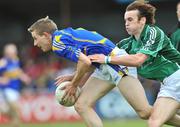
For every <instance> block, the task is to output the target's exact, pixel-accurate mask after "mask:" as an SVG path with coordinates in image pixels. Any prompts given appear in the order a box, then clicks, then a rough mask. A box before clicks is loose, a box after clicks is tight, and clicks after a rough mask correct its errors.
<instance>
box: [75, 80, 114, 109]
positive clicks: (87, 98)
mask: <svg viewBox="0 0 180 127" xmlns="http://www.w3.org/2000/svg"><path fill="white" fill-rule="evenodd" d="M114 87H115V85H113V84H110V83H109V82H107V81H105V80H100V79H98V78H95V77H90V78H89V79H88V81H87V82H86V83H85V85H84V86H83V88H82V91H81V95H80V96H79V98H78V100H77V102H81V103H85V104H86V105H89V106H93V105H94V103H95V102H96V101H97V100H98V99H100V98H101V97H102V96H104V95H105V94H106V93H108V92H109V91H110V90H112V89H113V88H114Z"/></svg>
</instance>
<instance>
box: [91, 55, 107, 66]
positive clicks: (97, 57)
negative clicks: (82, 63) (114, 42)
mask: <svg viewBox="0 0 180 127" xmlns="http://www.w3.org/2000/svg"><path fill="white" fill-rule="evenodd" d="M88 57H89V58H90V60H91V61H92V62H96V63H102V64H103V63H105V61H104V60H105V55H104V54H95V55H89V56H88Z"/></svg>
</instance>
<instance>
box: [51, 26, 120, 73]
mask: <svg viewBox="0 0 180 127" xmlns="http://www.w3.org/2000/svg"><path fill="white" fill-rule="evenodd" d="M115 47H116V46H115V44H113V42H111V41H110V40H108V39H107V38H105V37H103V36H102V35H100V34H98V33H97V32H92V31H88V30H85V29H83V28H78V29H73V28H71V27H69V28H66V29H63V30H56V31H55V32H54V33H53V35H52V50H53V52H55V53H56V54H57V55H58V56H61V57H64V58H66V59H69V60H71V61H74V62H78V58H79V54H80V52H82V53H84V54H85V55H87V56H88V55H93V54H104V55H110V54H111V53H112V50H113V49H114V48H115ZM93 65H94V66H96V67H99V65H100V64H98V63H93ZM110 66H111V67H112V68H114V69H115V70H116V71H118V72H119V70H121V68H120V66H118V65H112V64H110Z"/></svg>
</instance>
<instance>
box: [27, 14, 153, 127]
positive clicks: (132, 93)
mask: <svg viewBox="0 0 180 127" xmlns="http://www.w3.org/2000/svg"><path fill="white" fill-rule="evenodd" d="M28 31H29V32H30V33H31V35H32V37H33V39H34V46H37V47H39V48H41V49H42V50H43V51H44V52H47V51H50V50H52V51H53V52H54V53H56V54H57V55H58V56H60V57H64V58H66V59H69V60H71V61H74V62H76V63H77V68H76V72H75V73H74V74H72V75H69V76H59V77H57V79H56V80H57V82H56V84H59V83H61V82H63V81H67V80H68V81H71V82H70V83H69V85H67V86H66V87H65V88H64V89H65V90H66V95H65V96H64V101H66V100H67V98H71V97H74V94H75V92H76V90H77V86H79V85H80V84H81V83H82V84H84V85H83V87H82V91H81V94H80V96H79V98H78V99H77V101H76V103H75V105H74V106H75V109H76V111H77V112H78V113H79V115H80V116H81V117H82V118H83V119H84V121H85V123H86V125H87V126H88V127H103V124H102V121H101V119H100V118H99V116H98V115H97V114H96V112H95V111H94V110H93V106H94V104H95V102H96V101H97V100H98V99H100V98H101V97H102V96H104V95H105V94H106V93H108V92H109V91H110V90H112V89H113V88H114V87H115V86H117V87H118V89H119V90H120V91H121V93H122V94H123V96H124V97H125V98H126V99H127V101H128V102H129V104H130V105H131V106H132V107H133V108H134V109H135V110H136V112H137V113H138V115H139V116H140V117H141V118H143V119H147V118H148V116H149V114H150V111H151V106H150V105H149V104H148V101H147V99H146V97H145V93H144V89H143V87H142V85H141V83H140V82H139V80H138V79H137V78H134V77H133V76H130V75H131V73H128V69H127V67H126V66H119V65H112V64H98V63H92V62H91V61H90V59H89V58H88V55H92V54H96V53H101V54H104V55H110V56H114V55H115V56H118V55H124V54H126V52H125V51H124V50H121V49H118V48H117V47H116V46H115V45H114V44H113V43H112V42H111V41H110V40H108V39H107V38H105V37H103V36H102V35H100V34H98V33H96V32H92V31H88V30H85V29H83V28H78V29H73V28H70V27H69V28H66V29H63V30H58V29H57V26H56V24H55V23H54V22H53V21H52V20H51V19H49V18H48V17H45V18H42V19H39V20H38V21H36V22H35V23H34V24H32V25H31V26H30V27H29V28H28ZM106 61H109V60H106ZM133 69H136V68H133ZM80 82H81V83H80Z"/></svg>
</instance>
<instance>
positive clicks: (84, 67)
mask: <svg viewBox="0 0 180 127" xmlns="http://www.w3.org/2000/svg"><path fill="white" fill-rule="evenodd" d="M90 71H91V61H90V60H89V58H88V57H87V56H85V55H84V54H81V55H80V57H79V61H78V64H77V70H76V73H75V75H74V77H73V79H72V81H71V82H72V84H73V85H74V86H78V85H80V84H79V83H80V81H81V79H82V78H83V77H84V75H85V74H86V73H87V72H90Z"/></svg>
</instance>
